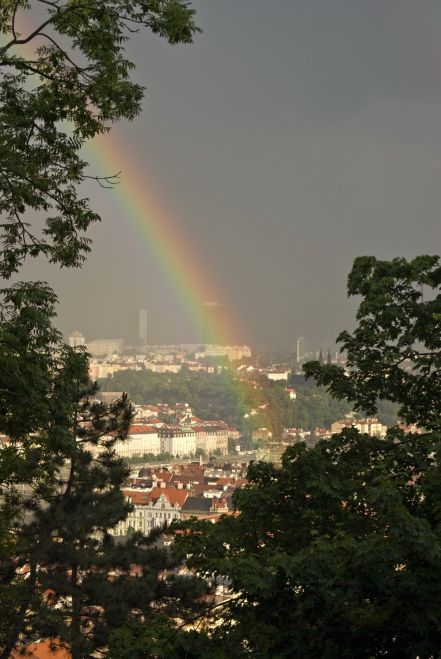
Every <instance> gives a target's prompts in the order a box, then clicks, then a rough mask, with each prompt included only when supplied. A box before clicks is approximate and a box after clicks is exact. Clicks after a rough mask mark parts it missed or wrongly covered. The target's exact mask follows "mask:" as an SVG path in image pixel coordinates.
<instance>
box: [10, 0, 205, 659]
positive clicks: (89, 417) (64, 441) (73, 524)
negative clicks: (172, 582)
mask: <svg viewBox="0 0 441 659" xmlns="http://www.w3.org/2000/svg"><path fill="white" fill-rule="evenodd" d="M31 10H32V11H31ZM193 14H194V12H193V10H192V9H191V8H190V6H189V4H188V3H187V2H186V0H91V1H90V2H86V3H84V2H82V1H80V0H34V2H31V1H30V0H5V1H3V2H2V3H1V6H0V33H1V35H2V42H1V46H0V152H1V154H2V157H1V162H0V216H1V224H0V237H1V242H2V251H1V254H0V276H1V277H3V278H4V279H9V278H10V277H11V276H12V275H13V274H14V273H18V272H19V270H20V267H21V266H22V265H23V263H24V262H25V260H26V259H27V258H36V257H40V256H45V257H47V258H48V259H49V260H50V261H51V262H53V263H55V264H58V265H59V266H60V267H78V266H80V265H81V263H82V261H83V260H84V258H85V255H86V254H87V253H88V252H89V251H90V241H89V239H88V237H87V229H88V227H89V226H90V224H91V223H92V222H95V221H97V220H99V217H98V215H97V214H96V213H95V212H94V211H93V210H92V208H91V206H90V204H89V200H88V199H87V198H84V197H82V196H81V193H80V187H81V184H82V183H83V182H84V181H85V180H86V179H87V178H95V179H96V180H97V181H98V182H99V183H101V184H102V185H111V184H113V183H114V182H115V181H116V179H115V177H114V176H112V174H115V173H114V172H111V173H110V176H109V177H108V178H104V179H97V178H96V177H94V176H93V173H92V174H91V173H90V172H89V171H88V168H87V167H88V164H87V163H86V162H85V161H84V159H83V158H82V156H81V149H82V147H83V145H84V144H85V142H86V141H87V140H90V139H92V138H93V137H95V136H96V135H98V134H100V133H103V132H106V131H108V130H109V129H110V128H111V126H112V124H113V123H114V122H115V121H117V120H118V119H120V118H123V117H124V118H128V119H132V118H133V117H135V116H136V114H137V113H138V112H139V109H140V102H141V99H142V95H143V89H142V88H141V87H140V86H139V85H137V84H135V83H134V82H133V81H132V80H131V79H130V73H131V70H132V69H133V64H132V63H131V62H130V61H129V60H128V59H127V58H126V56H125V51H124V47H125V42H126V41H127V39H128V38H129V36H130V34H131V33H132V32H133V31H134V30H138V29H141V28H144V27H146V28H148V29H150V30H151V31H152V32H153V33H156V34H158V35H159V36H160V37H162V38H165V39H166V40H167V41H168V42H169V43H171V44H177V43H189V42H191V40H192V37H193V35H194V33H195V32H196V31H197V27H196V25H195V23H194V16H193ZM24 16H26V20H24ZM0 295H1V301H2V304H1V308H0V365H1V368H0V432H1V433H3V434H4V436H5V437H6V441H2V443H1V445H0V478H1V493H0V497H1V498H0V558H1V561H0V606H1V610H2V611H3V612H4V611H8V616H7V617H6V616H1V619H0V648H1V649H0V652H1V653H2V654H1V656H2V657H9V654H10V650H11V649H12V648H13V647H14V645H16V643H17V641H18V640H19V639H20V640H23V641H25V640H29V639H32V638H38V637H45V636H46V637H49V638H53V637H58V638H60V639H61V640H62V641H64V642H66V643H68V644H69V645H70V647H71V652H72V654H73V656H74V657H76V658H78V657H87V656H90V654H91V653H92V652H93V651H94V650H95V649H96V648H103V647H104V646H105V645H106V644H107V643H108V637H109V634H110V631H111V630H112V629H114V628H115V627H116V626H117V625H121V624H124V623H125V622H127V621H129V620H132V619H135V620H136V617H137V616H142V615H143V616H144V617H145V618H148V616H149V615H152V613H153V612H154V609H152V607H151V606H150V604H151V602H152V601H153V600H155V599H158V598H160V599H161V598H162V601H163V600H164V598H165V599H167V597H168V598H169V600H170V601H171V600H173V597H174V596H173V590H172V589H171V586H169V585H167V582H166V581H163V580H162V581H160V580H158V579H157V578H156V577H157V575H158V573H159V571H160V570H162V569H163V568H164V567H167V566H169V565H170V562H169V559H168V558H167V557H166V556H165V555H163V554H161V553H160V552H159V553H158V551H157V550H154V551H153V553H152V552H150V551H146V547H145V546H143V543H144V545H145V541H144V540H141V539H140V538H139V537H137V536H135V537H134V538H133V539H132V540H131V542H130V543H128V544H127V546H126V547H125V548H124V549H121V548H118V550H117V548H116V547H115V546H114V544H113V542H112V539H111V537H110V536H109V533H108V529H109V528H110V527H111V526H113V525H114V523H116V522H117V521H118V520H120V519H122V518H123V517H124V516H125V514H126V513H127V505H126V503H125V501H124V498H123V497H122V494H121V485H122V483H123V481H124V479H125V477H126V476H127V469H126V467H125V465H124V463H122V462H121V461H120V460H119V459H118V458H117V457H116V456H115V453H114V451H113V445H114V442H115V441H116V440H117V439H118V438H119V439H124V437H125V436H126V433H127V425H128V422H129V419H130V417H131V410H130V406H129V405H128V403H127V399H126V398H125V397H123V399H122V400H121V401H119V402H118V403H116V404H115V405H113V406H111V407H110V408H107V407H105V406H102V405H100V404H98V403H95V402H94V400H93V394H94V391H95V390H94V388H93V386H92V385H91V383H90V382H89V380H88V362H87V357H86V355H85V354H83V353H78V352H75V351H73V350H71V349H70V348H69V347H67V346H65V345H63V343H62V341H61V336H60V334H59V332H57V330H56V329H55V328H54V326H53V318H54V316H55V304H56V296H55V294H54V292H53V291H52V290H51V289H50V288H49V287H48V286H47V285H46V284H45V283H44V282H28V283H19V284H16V285H14V286H13V287H11V288H9V289H5V290H3V291H1V292H0ZM95 451H98V453H99V455H98V456H97V455H95ZM133 563H136V564H138V565H139V566H140V573H141V575H142V578H141V579H140V580H138V581H137V580H134V579H133V578H132V576H131V574H130V571H131V570H130V566H131V565H132V564H133ZM122 593H124V596H122ZM174 599H175V601H176V598H174ZM165 611H166V609H165Z"/></svg>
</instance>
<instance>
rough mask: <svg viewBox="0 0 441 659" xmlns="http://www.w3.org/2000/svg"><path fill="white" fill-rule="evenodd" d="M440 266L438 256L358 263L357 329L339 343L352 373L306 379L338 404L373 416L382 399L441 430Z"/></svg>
mask: <svg viewBox="0 0 441 659" xmlns="http://www.w3.org/2000/svg"><path fill="white" fill-rule="evenodd" d="M440 284H441V266H440V265H439V258H438V257H437V256H420V257H417V258H415V259H413V260H412V261H406V260H405V259H403V258H399V259H398V258H397V259H393V260H392V261H378V260H377V259H376V258H375V257H373V256H364V257H359V258H358V259H356V260H355V262H354V266H353V268H352V271H351V273H350V274H349V277H348V294H349V295H361V297H362V301H361V303H360V305H359V309H358V312H357V320H358V326H357V328H356V329H355V330H354V332H353V333H352V334H351V333H350V332H347V331H344V332H342V333H341V334H340V335H339V337H338V342H339V343H340V344H341V349H342V350H343V351H345V352H346V354H347V369H348V372H349V377H348V375H347V374H346V373H345V371H344V369H343V368H341V367H339V366H335V365H324V366H320V364H319V363H318V362H310V363H309V364H306V365H305V372H306V374H307V376H308V377H312V378H314V379H315V381H316V382H318V383H319V384H322V385H324V386H326V387H327V388H328V390H329V391H330V393H331V394H332V395H333V396H335V397H336V398H339V399H341V398H345V399H347V400H351V401H354V406H355V408H356V409H359V410H367V411H368V412H369V413H370V414H374V413H375V412H376V410H377V401H378V399H382V400H388V401H392V402H394V403H396V404H398V406H399V416H400V417H401V418H403V419H404V420H405V421H407V422H409V423H417V424H419V425H420V426H422V427H424V428H427V429H428V430H438V429H440V428H441V415H440V409H439V400H440V398H441V378H440V369H441V315H440V310H441V293H440V292H439V291H440Z"/></svg>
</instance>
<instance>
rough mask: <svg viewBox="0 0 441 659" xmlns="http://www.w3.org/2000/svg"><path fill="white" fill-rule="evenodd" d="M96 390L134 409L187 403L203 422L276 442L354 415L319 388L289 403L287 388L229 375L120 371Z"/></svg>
mask: <svg viewBox="0 0 441 659" xmlns="http://www.w3.org/2000/svg"><path fill="white" fill-rule="evenodd" d="M100 387H101V388H102V389H103V390H104V391H115V390H117V391H127V392H128V393H129V395H130V398H131V399H132V400H133V402H134V403H138V404H152V405H154V404H158V403H167V404H169V405H174V404H175V403H178V402H186V403H188V404H189V405H190V407H191V408H192V409H193V412H194V414H195V415H196V416H198V417H200V418H201V419H222V420H224V421H226V422H227V423H228V424H230V425H233V426H235V427H236V428H238V429H239V430H240V431H241V432H243V433H245V434H250V433H251V432H252V430H255V429H257V428H259V427H267V428H270V429H271V431H272V433H273V437H280V436H281V433H282V429H283V428H285V427H297V428H304V429H305V430H314V429H315V428H317V427H321V428H323V427H326V428H329V427H330V425H331V423H333V422H334V421H337V420H338V419H340V418H341V417H342V416H344V415H345V414H347V413H348V412H350V411H351V409H352V408H351V405H350V404H349V403H347V402H346V401H338V400H335V399H334V398H332V396H330V395H329V394H328V393H327V392H326V391H325V389H324V388H323V387H315V386H311V385H309V384H306V383H303V384H302V385H296V391H297V400H295V401H291V400H290V398H289V395H288V394H287V392H286V391H285V383H278V382H271V381H269V380H268V379H267V378H265V377H260V378H257V379H255V380H252V381H251V380H249V381H248V380H238V379H237V378H236V377H235V376H234V374H233V373H232V372H224V373H220V374H218V373H200V372H199V373H198V372H195V373H187V372H184V373H176V374H175V373H167V374H161V373H152V372H149V371H118V372H117V373H115V374H114V375H113V377H108V378H105V379H103V380H100ZM252 410H255V411H257V414H255V415H252V416H250V417H248V418H246V417H245V416H244V415H245V414H250V412H251V411H252Z"/></svg>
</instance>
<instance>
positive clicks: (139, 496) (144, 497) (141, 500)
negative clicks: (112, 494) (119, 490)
mask: <svg viewBox="0 0 441 659" xmlns="http://www.w3.org/2000/svg"><path fill="white" fill-rule="evenodd" d="M123 494H124V496H126V497H130V500H131V502H132V503H133V505H134V506H146V505H147V504H148V503H149V494H150V492H139V491H133V490H124V492H123Z"/></svg>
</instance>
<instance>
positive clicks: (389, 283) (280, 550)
mask: <svg viewBox="0 0 441 659" xmlns="http://www.w3.org/2000/svg"><path fill="white" fill-rule="evenodd" d="M440 283H441V268H440V267H439V265H438V258H436V257H420V258H417V259H414V260H413V261H411V262H410V263H408V262H407V261H405V260H404V259H394V260H393V261H391V262H383V261H377V260H376V259H375V258H373V257H363V258H359V259H356V261H355V263H354V267H353V270H352V272H351V274H350V276H349V285H348V291H349V294H350V295H355V294H358V295H361V302H360V306H359V310H358V314H357V319H358V323H359V324H358V327H357V328H356V329H355V331H354V332H353V333H352V334H350V333H349V332H342V333H341V334H340V337H339V341H340V343H341V344H342V347H343V349H344V350H345V351H346V352H347V357H348V361H347V366H348V368H347V371H344V370H343V369H342V368H340V367H337V366H335V365H321V364H319V363H318V362H311V363H309V364H306V366H305V371H306V374H307V376H308V377H310V378H314V379H315V380H316V382H317V383H318V384H319V385H322V386H323V385H324V386H325V387H327V389H328V391H329V392H330V393H331V394H332V395H334V396H336V397H337V398H338V399H339V400H344V399H347V400H348V401H349V403H351V404H352V403H353V404H354V405H355V408H356V409H358V410H359V411H360V412H363V411H367V412H368V413H370V414H373V413H375V412H376V411H377V409H379V408H380V407H381V408H382V413H383V414H384V415H386V414H389V415H390V417H391V419H393V420H394V417H395V416H396V410H397V406H399V407H400V409H399V415H400V416H402V417H403V418H404V419H405V420H406V421H408V422H417V423H418V424H419V425H420V426H422V427H425V428H426V429H428V430H429V432H427V433H426V434H421V435H419V434H405V433H404V432H402V431H401V430H399V429H398V428H396V427H395V428H393V429H391V430H390V431H389V433H388V436H387V437H386V438H385V439H384V440H380V439H377V438H371V437H369V436H367V435H360V434H359V433H358V432H357V431H356V430H354V429H350V430H344V431H343V432H342V433H341V434H340V435H335V436H334V437H333V438H332V439H331V440H330V441H326V442H325V441H322V442H319V443H318V444H317V446H316V447H315V448H313V449H311V450H308V449H306V447H305V446H303V445H296V446H294V447H292V448H290V449H288V450H287V451H286V452H285V454H284V456H283V458H282V465H281V467H275V466H273V465H271V464H264V463H257V464H252V465H251V466H250V468H249V471H248V481H249V484H248V486H247V487H246V488H245V489H243V490H238V491H236V493H235V495H234V503H235V506H236V508H237V510H238V514H237V515H235V516H227V517H223V518H222V519H221V520H220V522H219V523H218V524H217V525H216V527H213V526H212V525H210V524H207V523H204V522H193V523H191V525H190V528H188V526H189V525H188V523H187V533H183V534H181V535H180V536H179V538H178V542H179V545H180V548H181V551H182V552H183V554H184V555H186V556H188V557H189V565H190V566H192V567H193V568H194V569H195V570H197V571H198V573H200V574H205V575H206V576H207V577H208V576H209V577H210V578H213V577H214V578H221V579H223V580H225V579H226V580H227V582H228V583H229V584H231V589H232V599H231V600H230V601H228V602H226V603H225V605H224V607H223V610H222V611H221V612H220V618H221V622H220V624H219V625H218V627H217V628H216V631H215V636H216V638H222V640H223V641H225V643H230V644H232V645H231V646H230V652H229V656H230V657H242V656H254V657H262V658H263V657H269V656H271V657H280V658H282V657H286V658H288V657H289V658H292V657H299V658H300V657H302V658H303V659H307V658H311V659H315V658H316V657H323V658H324V659H336V658H337V657H338V658H341V657H347V658H348V659H349V658H352V657H357V658H360V659H372V658H373V657H382V656H387V657H391V658H396V659H403V658H404V659H406V658H408V659H417V658H418V657H419V658H420V659H432V658H433V657H438V656H439V648H440V647H441V624H440V622H439V621H440V619H441V610H440V608H439V607H440V602H441V579H440V574H441V563H440V561H441V517H440V511H441V498H440V497H441V467H440V465H441V435H440V433H439V432H438V430H439V425H440V418H441V408H440V399H441V398H440V395H439V394H440V382H441V380H440V359H441V357H440V355H441V352H440V347H441V346H440V341H441V338H440V337H441V334H440V331H439V330H440V329H441V328H440V326H439V322H440V317H441V315H440V311H439V309H440V307H441V295H440V294H439V293H438V291H439V286H440ZM426 289H429V293H428V294H427V290H426ZM305 394H306V390H305V392H302V395H305ZM307 395H308V396H309V397H310V398H312V399H313V398H314V396H315V390H314V388H313V387H309V389H308V390H307Z"/></svg>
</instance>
